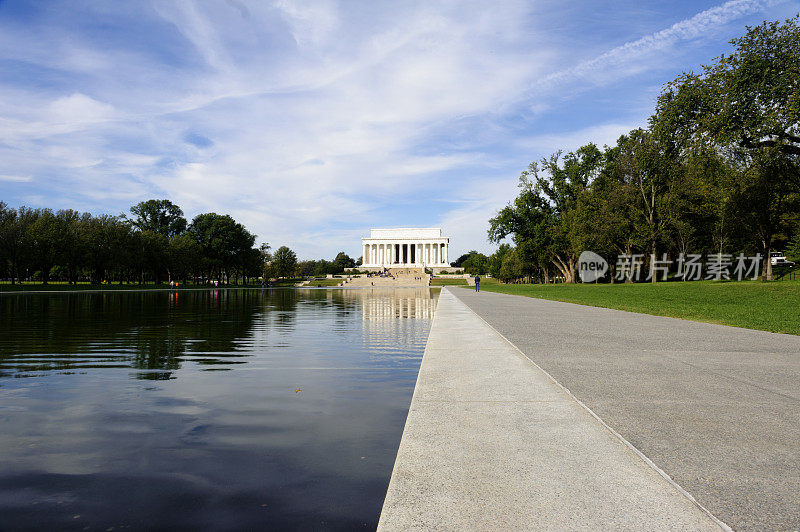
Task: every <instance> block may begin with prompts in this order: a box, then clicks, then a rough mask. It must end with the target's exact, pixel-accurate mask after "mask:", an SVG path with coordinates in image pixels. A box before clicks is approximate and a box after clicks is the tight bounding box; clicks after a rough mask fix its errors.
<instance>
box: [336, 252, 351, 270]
mask: <svg viewBox="0 0 800 532" xmlns="http://www.w3.org/2000/svg"><path fill="white" fill-rule="evenodd" d="M333 265H334V266H335V267H336V269H337V271H336V272H333V273H341V272H343V271H344V269H345V268H355V266H356V261H354V260H353V259H352V258H350V257H349V256H348V255H347V253H345V252H344V251H340V252H339V254H338V255H336V258H335V259H333Z"/></svg>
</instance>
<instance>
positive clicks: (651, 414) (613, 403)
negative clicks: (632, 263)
mask: <svg viewBox="0 0 800 532" xmlns="http://www.w3.org/2000/svg"><path fill="white" fill-rule="evenodd" d="M452 292H453V294H455V295H456V296H457V297H458V298H459V300H460V301H462V302H463V303H465V304H467V305H468V306H469V307H470V308H471V309H472V310H474V311H475V312H477V313H478V314H479V315H480V316H481V317H483V318H484V319H485V320H486V321H487V322H489V323H490V324H491V325H492V326H493V327H494V328H495V329H496V330H497V331H499V332H500V333H502V334H503V335H504V336H505V337H506V338H508V339H509V340H510V341H511V342H513V343H514V345H516V346H517V347H518V348H519V349H521V350H522V351H523V352H524V353H525V354H526V355H527V356H528V357H529V358H530V359H531V360H532V361H533V362H535V363H536V364H538V365H539V366H541V367H542V369H544V370H545V371H547V372H548V373H549V374H550V375H552V376H553V378H555V379H556V380H557V381H558V382H559V383H560V384H562V385H563V386H564V387H566V388H567V389H569V390H570V392H572V394H573V395H575V397H577V398H578V399H579V400H580V401H582V402H583V403H584V404H586V405H587V406H588V407H589V408H591V409H592V410H593V411H594V412H595V413H596V414H597V415H598V416H600V418H602V419H603V421H605V422H606V423H607V424H608V425H609V426H611V427H612V428H613V429H614V430H616V431H617V432H619V433H620V434H621V435H622V436H623V437H624V438H625V439H627V440H628V441H629V442H631V443H632V444H633V445H635V446H636V448H637V449H639V450H640V451H642V452H643V453H644V454H645V455H646V456H647V457H648V458H650V459H651V460H653V462H655V464H656V465H657V466H658V467H660V468H661V469H663V470H664V471H665V472H666V473H667V474H668V475H670V476H671V477H672V478H673V479H674V480H675V481H676V482H677V483H678V484H680V485H681V486H682V487H683V488H684V489H686V490H687V491H688V492H689V493H691V494H692V496H694V497H695V499H697V501H698V502H699V503H700V504H702V505H703V506H705V507H706V508H708V509H709V510H710V511H711V512H712V513H713V514H714V515H715V516H717V517H718V518H720V519H721V520H722V521H724V522H725V523H727V524H728V525H730V526H731V527H733V528H734V529H736V530H798V529H799V528H800V495H798V494H800V336H793V335H788V334H774V333H768V332H764V331H753V330H749V329H741V328H736V327H726V326H723V325H714V324H709V323H698V322H693V321H686V320H677V319H672V318H664V317H659V316H649V315H645V314H636V313H632V312H622V311H618V310H610V309H604V308H596V307H587V306H582V305H574V304H570V303H560V302H556V301H545V300H541V299H534V298H529V297H521V296H511V295H504V294H495V293H489V292H481V293H479V294H476V293H475V292H474V291H469V290H465V289H463V288H461V289H459V288H454V289H453V290H452ZM798 319H800V317H799V318H798Z"/></svg>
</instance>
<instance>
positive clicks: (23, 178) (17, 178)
mask: <svg viewBox="0 0 800 532" xmlns="http://www.w3.org/2000/svg"><path fill="white" fill-rule="evenodd" d="M0 181H5V182H7V183H30V182H31V181H33V177H31V176H29V175H4V174H0Z"/></svg>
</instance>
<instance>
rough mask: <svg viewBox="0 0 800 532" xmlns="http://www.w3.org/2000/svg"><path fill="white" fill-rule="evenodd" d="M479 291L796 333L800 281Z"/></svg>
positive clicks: (492, 286)
mask: <svg viewBox="0 0 800 532" xmlns="http://www.w3.org/2000/svg"><path fill="white" fill-rule="evenodd" d="M481 290H485V291H487V292H500V293H504V294H514V295H520V296H527V297H536V298H540V299H550V300H555V301H565V302H568V303H578V304H581V305H590V306H594V307H605V308H613V309H619V310H627V311H631V312H641V313H643V314H652V315H655V316H670V317H673V318H683V319H687V320H694V321H704V322H709V323H719V324H723V325H733V326H735V327H746V328H749V329H760V330H763V331H772V332H781V333H789V334H798V335H800V280H781V281H773V282H769V283H765V282H760V281H742V282H715V281H697V282H685V283H682V282H670V283H656V284H651V283H637V284H597V285H595V284H573V285H570V284H556V285H542V284H500V283H496V282H495V283H483V282H482V283H481Z"/></svg>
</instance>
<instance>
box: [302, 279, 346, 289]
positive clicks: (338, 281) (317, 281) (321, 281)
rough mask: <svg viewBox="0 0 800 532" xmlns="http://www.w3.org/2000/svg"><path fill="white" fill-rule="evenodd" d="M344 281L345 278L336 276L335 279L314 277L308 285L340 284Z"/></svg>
mask: <svg viewBox="0 0 800 532" xmlns="http://www.w3.org/2000/svg"><path fill="white" fill-rule="evenodd" d="M342 281H344V279H337V278H335V277H334V278H333V279H314V280H313V281H309V283H308V284H307V285H306V286H310V287H317V286H339V285H340V284H342Z"/></svg>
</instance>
